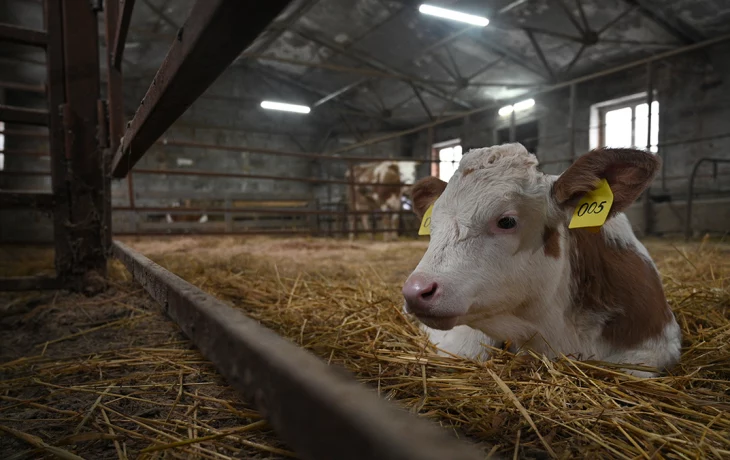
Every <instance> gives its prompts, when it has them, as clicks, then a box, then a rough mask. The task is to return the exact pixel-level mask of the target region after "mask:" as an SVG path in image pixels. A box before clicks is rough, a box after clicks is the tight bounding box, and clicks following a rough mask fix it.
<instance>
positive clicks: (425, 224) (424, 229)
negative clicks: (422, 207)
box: [418, 205, 433, 236]
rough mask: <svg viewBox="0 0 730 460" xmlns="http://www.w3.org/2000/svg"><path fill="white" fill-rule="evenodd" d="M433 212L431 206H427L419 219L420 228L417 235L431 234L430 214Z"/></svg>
mask: <svg viewBox="0 0 730 460" xmlns="http://www.w3.org/2000/svg"><path fill="white" fill-rule="evenodd" d="M432 211H433V205H431V206H429V207H428V209H427V210H426V213H425V214H423V219H421V227H420V228H419V229H418V234H419V235H421V236H422V235H430V234H431V212H432Z"/></svg>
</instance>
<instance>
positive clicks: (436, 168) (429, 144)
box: [426, 127, 441, 177]
mask: <svg viewBox="0 0 730 460" xmlns="http://www.w3.org/2000/svg"><path fill="white" fill-rule="evenodd" d="M426 158H428V159H429V160H431V163H430V166H431V175H432V176H434V177H439V174H440V173H441V171H440V165H439V162H438V161H435V160H438V158H436V157H435V154H434V148H433V127H430V128H428V132H427V134H426Z"/></svg>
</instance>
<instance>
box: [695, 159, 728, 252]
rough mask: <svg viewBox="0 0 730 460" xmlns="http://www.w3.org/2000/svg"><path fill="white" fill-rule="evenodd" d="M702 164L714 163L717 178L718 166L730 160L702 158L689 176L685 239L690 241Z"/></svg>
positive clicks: (714, 174) (713, 169) (713, 174)
mask: <svg viewBox="0 0 730 460" xmlns="http://www.w3.org/2000/svg"><path fill="white" fill-rule="evenodd" d="M702 163H712V165H713V167H712V177H713V178H717V175H718V174H717V165H718V164H720V163H729V164H730V159H728V158H700V159H699V160H697V161H696V162H695V164H694V166H693V167H692V173H691V174H690V175H689V184H688V185H687V209H686V215H685V219H684V239H685V241H689V239H690V238H691V237H692V203H693V201H694V195H695V177H696V176H697V172H698V171H699V169H700V166H701V165H702Z"/></svg>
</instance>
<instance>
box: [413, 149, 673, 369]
mask: <svg viewBox="0 0 730 460" xmlns="http://www.w3.org/2000/svg"><path fill="white" fill-rule="evenodd" d="M659 164H660V163H659V160H658V159H657V157H656V156H654V155H652V154H650V153H646V152H642V151H639V150H633V149H608V148H603V149H597V150H594V151H591V152H589V153H588V154H586V155H584V156H582V157H580V158H579V159H578V160H577V161H576V162H575V163H573V165H571V166H570V167H569V168H568V169H567V170H566V171H565V172H564V173H563V174H562V175H560V176H552V175H547V174H543V173H542V172H540V171H538V169H537V165H538V162H537V159H536V158H535V156H534V155H532V154H530V153H528V152H527V150H526V149H525V148H524V147H523V146H522V145H521V144H506V145H500V146H495V147H491V148H483V149H476V150H472V151H471V152H469V153H468V154H467V155H465V156H464V157H463V159H462V160H461V164H460V165H459V168H458V170H457V171H456V173H455V174H454V176H453V177H452V178H451V180H450V181H449V183H448V185H447V184H446V183H445V182H443V181H441V180H439V179H437V178H435V177H428V178H425V179H422V180H420V181H419V182H417V183H416V184H415V185H414V186H413V200H414V210H415V212H416V214H417V215H418V216H419V217H421V216H423V213H424V212H425V211H426V210H427V208H428V207H429V206H430V205H431V204H432V203H435V205H434V208H433V211H432V215H431V240H430V242H429V245H428V249H427V251H426V253H425V254H424V256H423V258H422V260H421V261H420V263H419V264H418V266H417V267H416V269H415V270H414V271H413V273H412V274H411V275H410V277H409V278H408V279H407V280H406V282H405V284H404V287H403V295H404V297H405V305H404V309H405V310H406V311H407V312H409V313H413V314H414V315H415V316H416V317H417V318H418V319H419V320H420V321H421V323H422V324H423V325H425V326H423V328H424V330H425V331H426V332H427V333H428V334H429V337H430V340H431V341H432V342H433V343H434V344H436V345H437V346H438V347H439V348H441V349H443V350H445V351H447V352H449V353H453V354H457V355H461V356H464V357H468V358H473V359H481V358H485V357H486V356H487V354H486V353H485V348H484V347H482V346H481V343H485V344H488V345H492V346H494V345H496V344H498V343H502V342H504V341H509V342H511V343H512V345H513V347H514V350H517V349H521V348H529V349H532V350H534V351H536V352H538V353H542V354H544V355H546V356H548V357H550V358H555V357H556V356H559V355H565V356H569V357H573V358H575V359H579V360H600V361H606V362H612V363H620V364H630V365H643V366H648V367H651V368H654V369H658V370H659V371H660V372H661V371H663V370H666V369H667V368H669V367H671V366H673V365H674V364H676V363H677V362H678V361H679V357H680V352H681V341H682V336H681V330H680V328H679V325H678V324H677V321H676V320H675V317H674V314H673V313H672V311H671V310H670V308H669V306H668V304H667V301H666V298H665V295H664V291H663V288H662V283H661V279H660V275H659V272H658V271H657V269H656V266H655V265H654V262H653V261H652V259H651V257H650V255H649V253H648V251H647V250H646V248H645V247H644V246H643V245H642V244H641V243H640V242H639V240H638V239H637V238H636V237H635V236H634V233H633V231H632V229H631V225H630V223H629V220H628V219H627V217H626V215H625V214H623V213H622V211H623V210H625V209H626V208H627V207H628V206H629V205H631V204H632V203H633V202H634V201H635V200H636V198H637V197H639V195H640V194H641V193H642V192H643V191H644V190H645V189H646V188H647V187H648V186H649V185H650V183H651V181H652V179H653V177H654V175H655V173H656V171H657V170H658V167H659ZM604 178H605V179H606V180H607V181H608V184H609V185H610V187H611V190H612V192H613V194H614V203H613V206H612V208H611V210H610V214H609V216H608V219H607V221H606V223H605V224H604V225H603V226H602V227H601V229H600V232H598V233H593V232H591V231H590V230H586V229H582V228H579V229H568V223H569V221H570V219H571V216H572V214H573V211H574V209H575V206H576V204H577V203H578V201H579V200H580V199H581V198H582V197H583V196H584V195H585V194H586V193H587V192H589V191H591V190H593V188H594V187H595V186H596V184H597V182H598V181H599V180H600V179H604ZM626 372H628V373H630V374H633V375H637V376H641V377H651V376H655V375H656V373H655V372H644V371H639V370H628V369H627V370H626Z"/></svg>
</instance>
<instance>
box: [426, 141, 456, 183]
mask: <svg viewBox="0 0 730 460" xmlns="http://www.w3.org/2000/svg"><path fill="white" fill-rule="evenodd" d="M456 146H459V147H461V156H462V158H463V157H464V146H463V145H461V138H456V139H450V140H448V141H444V142H438V143H436V144H433V145H432V146H431V159H432V160H433V161H432V162H431V175H432V176H434V177H436V178H438V179H441V163H453V161H441V158H440V156H439V153H440V152H441V150H443V149H448V148H451V147H456ZM459 162H461V160H460V161H459Z"/></svg>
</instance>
